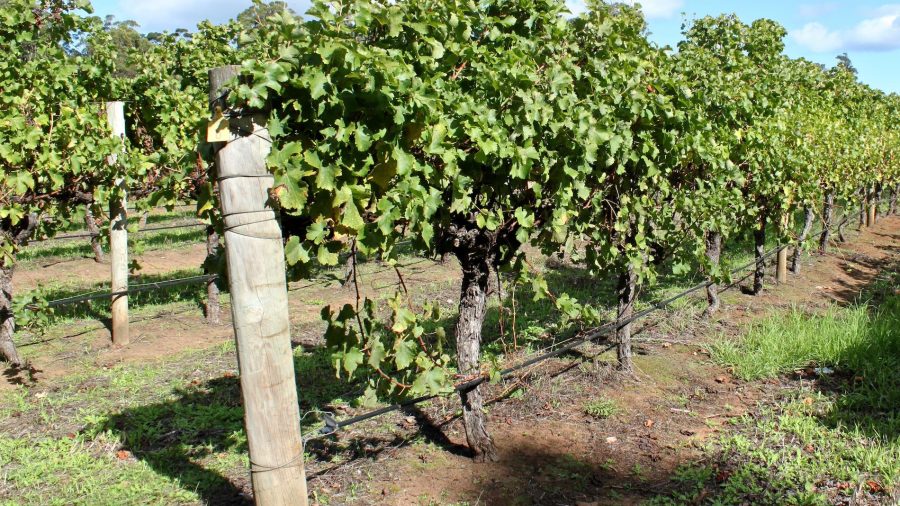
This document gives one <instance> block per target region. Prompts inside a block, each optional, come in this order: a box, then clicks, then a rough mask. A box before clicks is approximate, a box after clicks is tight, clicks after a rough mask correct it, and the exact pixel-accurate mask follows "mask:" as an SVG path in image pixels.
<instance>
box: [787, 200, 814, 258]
mask: <svg viewBox="0 0 900 506" xmlns="http://www.w3.org/2000/svg"><path fill="white" fill-rule="evenodd" d="M815 218H816V213H815V211H813V208H812V206H806V217H805V219H804V220H803V230H801V231H800V237H798V238H797V247H796V248H794V256H793V257H791V272H793V273H794V274H800V257H801V256H802V255H803V243H804V242H806V238H807V237H809V232H810V230H812V225H813V220H814V219H815Z"/></svg>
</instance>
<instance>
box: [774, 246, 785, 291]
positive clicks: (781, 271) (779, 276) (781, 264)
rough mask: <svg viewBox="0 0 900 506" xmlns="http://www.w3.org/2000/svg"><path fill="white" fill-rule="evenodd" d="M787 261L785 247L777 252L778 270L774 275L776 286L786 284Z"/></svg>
mask: <svg viewBox="0 0 900 506" xmlns="http://www.w3.org/2000/svg"><path fill="white" fill-rule="evenodd" d="M787 261H788V249H787V246H784V247H782V248H781V249H780V250H778V270H777V272H776V275H775V279H776V281H778V284H783V283H787V263H788V262H787Z"/></svg>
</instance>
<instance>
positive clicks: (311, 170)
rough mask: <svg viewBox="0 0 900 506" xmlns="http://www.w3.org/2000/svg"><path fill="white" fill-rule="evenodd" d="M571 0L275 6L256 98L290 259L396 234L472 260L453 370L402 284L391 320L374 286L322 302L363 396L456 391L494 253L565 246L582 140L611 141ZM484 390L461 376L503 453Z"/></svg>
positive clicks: (466, 414) (251, 92)
mask: <svg viewBox="0 0 900 506" xmlns="http://www.w3.org/2000/svg"><path fill="white" fill-rule="evenodd" d="M564 9H565V7H564V5H563V4H562V3H561V2H557V1H554V0H526V1H516V2H513V1H506V0H490V1H485V2H479V3H477V4H476V3H475V2H470V1H458V2H444V1H425V2H396V3H390V4H380V3H370V2H367V1H363V0H359V1H351V2H342V3H334V4H330V5H326V4H323V3H318V2H317V3H315V4H314V5H313V7H312V10H311V11H310V14H311V15H312V19H311V20H310V21H307V22H305V23H301V22H300V21H299V20H297V19H296V18H294V17H293V16H291V15H290V14H289V13H286V14H281V15H276V16H275V18H276V19H277V20H278V21H277V22H276V23H275V24H274V26H273V27H272V29H270V30H265V31H260V32H259V33H258V34H257V35H256V37H257V43H258V44H260V45H261V46H265V47H269V48H270V50H271V51H272V53H271V55H270V57H269V58H268V59H266V60H264V61H257V62H249V63H247V64H246V65H245V71H246V74H247V75H249V76H250V77H251V82H250V83H249V84H245V85H243V86H242V87H241V88H240V93H239V95H240V98H241V99H242V100H246V102H247V104H248V105H249V106H250V107H256V108H267V109H268V110H270V111H271V113H270V116H269V123H268V128H269V131H270V132H271V134H272V135H273V144H274V145H273V152H272V155H271V156H270V160H269V161H270V166H271V168H272V170H273V171H274V174H275V177H276V187H275V190H274V191H273V196H274V197H275V198H276V199H277V201H278V204H279V205H280V207H281V209H282V210H283V212H284V213H285V214H287V215H295V216H296V217H298V218H301V219H303V220H305V221H306V222H307V223H308V224H309V225H308V226H307V227H306V228H305V230H302V229H301V230H300V231H299V233H298V234H296V235H294V236H293V237H291V238H290V239H289V240H288V244H287V252H286V254H287V256H288V261H289V263H290V264H299V265H302V264H304V263H305V262H307V261H308V260H309V259H310V258H311V257H315V258H317V259H318V261H319V262H320V263H322V264H325V265H329V264H332V265H333V264H334V263H336V262H337V259H338V255H337V253H338V251H340V250H341V249H342V248H344V247H345V245H346V244H347V242H348V241H347V238H352V239H353V242H354V243H355V245H356V247H357V248H358V249H359V250H360V251H361V252H363V253H373V252H381V253H383V255H384V258H385V259H386V260H387V261H388V262H390V261H392V259H393V258H394V256H395V251H396V250H395V245H396V243H397V241H398V240H400V238H401V237H404V236H407V237H410V238H412V239H413V241H414V244H415V246H416V247H417V248H418V249H420V250H424V251H428V252H430V253H433V254H436V255H438V254H443V253H452V254H454V255H455V256H456V257H457V258H458V259H459V262H460V265H461V268H462V287H461V292H460V299H459V316H458V320H457V323H456V330H455V331H456V363H455V369H456V371H455V375H454V373H453V372H452V371H451V362H452V361H451V360H450V358H449V356H447V355H446V354H445V353H443V352H442V348H441V336H442V332H440V331H437V332H435V333H434V334H431V335H427V334H425V331H424V325H423V321H422V320H423V319H424V318H425V317H426V315H425V313H427V314H428V315H431V316H433V311H434V307H433V306H431V305H428V307H426V308H425V310H424V311H423V314H418V315H417V314H416V312H415V308H414V307H413V306H412V304H411V301H410V300H409V299H408V295H406V294H404V293H403V292H400V293H398V294H397V295H396V296H395V297H394V298H393V299H391V302H390V306H391V310H392V317H391V323H389V324H381V323H378V321H377V318H375V312H376V305H375V303H374V302H373V301H371V300H366V301H360V303H359V304H356V305H347V306H345V307H344V308H342V309H341V310H339V311H332V310H330V309H328V308H326V309H325V310H323V311H324V313H323V314H324V316H325V317H326V318H327V319H328V320H329V330H328V332H327V334H326V339H327V342H328V344H329V345H330V346H331V347H332V348H333V349H334V350H335V354H334V357H335V362H336V364H337V365H338V367H339V369H340V370H343V371H344V372H346V373H347V374H348V375H364V371H365V373H367V374H368V378H367V382H368V387H369V388H368V390H367V395H369V396H375V395H376V394H378V395H380V396H382V397H396V396H409V395H420V394H427V393H446V392H448V391H452V384H453V380H454V378H456V380H457V381H463V382H465V381H466V380H473V379H475V380H477V379H480V378H483V377H484V376H485V374H486V371H485V370H484V369H483V368H482V367H481V364H480V357H479V355H480V345H481V336H482V326H483V323H484V317H485V311H486V303H487V301H486V292H487V287H488V278H489V274H490V272H491V270H492V269H495V270H496V269H503V268H508V267H513V266H514V267H516V268H519V269H523V268H524V267H523V259H522V255H521V249H520V248H521V245H522V244H523V243H526V242H528V241H530V240H532V241H536V242H537V243H538V244H545V245H546V244H559V243H562V242H564V241H565V239H566V236H567V222H568V218H569V216H570V215H571V214H574V213H575V212H576V209H575V208H576V206H577V202H578V200H577V199H576V198H575V197H576V195H582V196H583V195H586V192H587V191H588V189H587V187H586V185H585V179H586V177H587V175H588V174H590V173H591V165H590V163H589V162H588V161H587V160H588V159H589V158H590V155H589V154H588V153H590V152H595V151H596V149H597V144H598V143H599V142H601V139H600V138H599V137H598V136H596V135H593V134H592V131H593V130H592V121H593V120H594V118H593V117H592V116H591V115H590V114H589V113H588V112H587V111H583V110H582V109H583V107H582V106H581V105H580V102H581V101H582V99H583V96H584V95H589V94H590V91H591V90H580V92H581V95H579V93H578V92H577V90H576V89H575V87H574V85H573V82H574V79H573V76H574V75H576V74H577V73H578V72H579V71H578V68H577V65H576V62H575V60H574V57H573V54H572V49H571V48H570V47H569V46H570V40H569V38H568V37H569V33H570V25H569V23H568V22H567V21H566V20H565V18H564V17H563V13H564ZM481 390H482V388H481V386H476V387H474V388H461V389H460V396H461V400H462V404H463V421H464V423H465V429H466V438H467V441H468V444H469V447H470V449H471V450H472V452H473V454H474V456H475V458H476V459H479V460H488V459H493V458H494V457H495V450H494V445H493V442H492V440H491V438H490V436H489V435H488V433H487V429H486V426H485V418H484V413H483V411H482V406H483V399H482V392H481Z"/></svg>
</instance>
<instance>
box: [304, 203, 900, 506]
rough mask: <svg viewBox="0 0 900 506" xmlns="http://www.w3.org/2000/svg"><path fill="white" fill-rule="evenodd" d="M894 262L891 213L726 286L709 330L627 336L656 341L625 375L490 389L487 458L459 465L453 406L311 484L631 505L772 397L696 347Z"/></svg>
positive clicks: (356, 497) (597, 370) (563, 374)
mask: <svg viewBox="0 0 900 506" xmlns="http://www.w3.org/2000/svg"><path fill="white" fill-rule="evenodd" d="M898 260H900V218H897V217H890V218H884V219H882V220H881V221H880V222H879V223H878V224H876V225H875V226H874V227H872V228H871V229H868V230H864V231H862V232H861V233H860V234H859V235H858V236H855V237H852V238H851V240H850V242H848V243H846V244H842V245H840V246H839V247H836V248H833V249H832V250H831V251H830V252H829V254H828V255H824V256H822V255H818V254H814V255H812V257H807V258H806V259H805V260H804V262H803V265H802V270H801V273H800V275H799V276H793V275H792V276H791V277H790V281H789V283H788V284H786V285H783V286H775V285H774V281H773V280H767V281H770V282H771V284H767V288H766V290H765V291H764V293H763V294H762V295H760V296H756V297H753V296H748V295H742V294H740V293H739V292H738V291H732V292H730V295H729V296H728V297H727V298H726V299H724V302H726V305H725V307H724V308H723V311H722V312H721V313H720V314H719V315H718V316H717V317H716V319H715V321H714V322H712V324H708V323H705V322H702V321H695V322H693V323H692V324H691V325H690V327H691V328H693V329H694V330H693V331H691V332H678V333H671V332H665V331H664V332H660V331H659V329H658V328H656V327H658V325H657V324H654V323H651V324H650V327H649V328H645V329H643V330H644V332H643V334H644V335H643V336H642V335H640V334H639V335H638V336H637V337H636V339H639V338H641V337H644V338H646V337H648V336H649V337H652V338H653V339H654V340H656V343H653V344H651V343H647V342H645V343H642V344H640V345H639V354H638V356H637V357H636V358H635V362H636V366H637V368H638V371H639V372H638V374H637V377H636V378H623V377H621V376H619V375H618V374H616V373H615V372H613V371H611V370H610V369H609V368H608V367H607V366H606V365H604V364H602V363H592V362H590V361H588V362H580V361H579V362H580V363H579V365H577V366H576V367H573V366H572V360H573V359H572V358H569V359H568V360H567V361H563V360H561V361H555V362H552V363H551V365H548V366H546V367H544V368H542V369H543V370H541V371H538V372H535V373H534V374H532V375H531V376H530V377H529V378H523V379H522V380H521V382H520V383H519V386H520V388H521V389H522V390H523V391H524V395H522V396H521V397H518V398H508V397H505V398H504V397H503V394H504V389H508V387H509V385H500V386H495V387H492V391H493V394H494V395H495V396H498V397H499V399H497V400H496V402H492V403H491V404H490V405H489V410H490V414H489V420H490V424H489V427H488V429H489V431H490V433H491V435H492V436H493V438H494V440H495V442H496V445H497V448H498V451H499V455H500V457H499V460H498V461H497V462H493V463H485V464H477V463H474V462H473V461H472V460H471V458H469V456H468V453H467V451H466V448H465V432H464V431H463V428H462V425H461V422H460V421H459V419H458V418H456V417H455V416H454V410H455V404H454V402H457V401H456V400H455V399H452V400H448V401H445V403H444V404H443V405H442V406H433V407H430V408H427V409H426V410H425V411H426V412H427V413H412V415H414V416H413V418H403V416H407V415H410V413H406V414H401V415H397V416H396V417H394V418H393V419H391V421H390V422H389V423H391V422H393V424H394V427H395V429H394V430H395V433H396V434H402V433H405V432H406V431H408V430H410V429H415V430H421V431H422V432H421V434H423V435H424V440H425V443H424V444H403V443H399V444H398V443H396V441H395V442H394V445H393V446H391V445H385V446H383V447H381V446H379V445H378V444H377V443H374V444H373V446H374V447H376V448H382V450H380V451H376V452H373V453H374V456H371V455H370V456H369V457H368V458H367V459H360V460H359V461H351V463H349V464H345V465H344V466H341V467H339V468H338V469H337V470H334V471H331V472H326V473H324V474H317V473H315V472H314V473H312V475H311V476H312V479H311V488H312V489H313V490H316V489H318V490H321V491H322V492H321V493H322V494H323V495H327V496H329V497H330V502H329V504H344V503H346V504H385V505H398V506H400V505H404V506H405V505H416V504H456V503H465V504H470V505H474V504H486V505H556V504H559V505H573V504H577V505H584V506H588V505H599V504H617V505H618V504H621V505H630V504H640V503H642V502H643V501H645V500H646V499H648V498H650V497H653V496H655V495H657V494H659V493H662V492H665V491H666V490H667V487H670V486H671V480H672V476H673V473H674V472H675V471H676V469H677V468H678V467H679V466H680V465H682V464H686V463H690V462H694V461H696V459H698V458H700V457H701V452H700V451H699V448H700V447H701V446H702V445H703V444H704V442H705V441H707V440H709V439H710V438H711V437H714V436H715V435H716V434H717V433H718V432H719V431H720V430H722V429H721V427H722V425H723V424H724V423H726V422H727V421H728V420H729V419H731V418H733V417H738V416H741V415H743V414H745V413H747V412H752V411H753V410H754V409H755V408H756V407H757V404H758V402H759V401H760V400H762V399H764V398H767V397H770V396H771V395H772V394H773V392H774V391H779V390H781V385H780V382H779V381H770V382H754V383H745V382H742V381H739V380H737V379H736V378H734V377H733V376H732V375H730V374H729V371H727V370H725V369H723V368H721V367H718V366H716V365H714V364H712V362H711V361H710V360H709V359H708V357H707V356H706V355H705V354H704V351H703V348H701V347H700V345H701V344H702V343H703V342H704V341H705V340H706V339H709V338H713V337H716V336H721V335H722V333H725V334H734V333H737V332H739V330H740V328H741V326H742V325H743V324H744V323H746V322H747V321H749V320H751V319H753V318H756V317H759V316H761V315H764V314H766V313H769V312H771V311H773V310H777V309H782V308H785V307H791V306H796V307H802V308H806V309H811V310H814V309H815V308H819V307H825V306H827V305H828V304H831V303H838V304H847V303H850V302H853V301H854V300H856V299H857V298H858V296H859V294H860V292H861V291H862V290H863V289H864V288H866V287H867V286H868V285H870V284H871V283H872V282H873V281H874V280H875V279H876V277H877V276H878V273H879V270H880V269H881V268H882V267H884V266H886V265H887V264H888V263H890V262H897V261H898ZM678 317H679V316H678V315H669V316H668V317H667V318H669V319H671V318H678ZM689 318H695V317H694V316H693V315H692V316H689ZM673 343H675V344H673ZM575 360H576V361H578V359H577V358H576V359H575ZM600 397H602V398H607V399H612V400H613V401H615V403H616V404H617V405H618V406H620V407H621V409H622V411H621V412H620V413H618V414H616V415H614V416H612V417H610V418H608V419H605V420H597V419H594V418H592V417H591V416H589V415H587V414H585V411H584V405H585V403H586V402H588V401H590V400H591V399H596V398H600ZM398 420H399V421H398ZM413 420H414V422H415V423H410V422H411V421H413ZM371 433H372V430H371V427H365V426H364V427H363V428H360V429H358V430H356V431H351V432H348V433H345V434H342V435H341V436H340V437H341V438H342V439H347V440H350V439H353V438H357V439H363V440H364V439H366V434H371ZM404 437H410V436H400V440H401V441H406V440H405V439H404ZM360 488H361V489H362V490H360ZM321 504H324V502H323V503H321Z"/></svg>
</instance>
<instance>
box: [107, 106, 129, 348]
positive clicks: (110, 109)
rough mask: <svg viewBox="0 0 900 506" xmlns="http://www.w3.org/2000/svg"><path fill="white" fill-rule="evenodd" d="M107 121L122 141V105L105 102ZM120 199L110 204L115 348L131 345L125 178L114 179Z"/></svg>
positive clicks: (113, 159) (112, 158) (114, 159)
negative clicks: (129, 332) (126, 292)
mask: <svg viewBox="0 0 900 506" xmlns="http://www.w3.org/2000/svg"><path fill="white" fill-rule="evenodd" d="M106 119H107V121H108V122H109V127H110V129H111V130H112V133H113V135H114V136H115V137H117V138H119V139H121V141H122V142H123V143H124V142H125V104H124V103H123V102H107V103H106ZM118 159H119V158H118V156H117V155H115V154H113V155H110V156H109V157H108V159H107V163H109V164H110V165H115V164H117V163H118ZM116 187H117V188H118V189H119V193H120V194H119V198H113V199H112V200H111V201H110V202H109V220H110V223H109V260H110V265H111V274H112V276H111V278H112V280H111V286H110V288H111V290H112V293H113V294H117V295H113V296H112V315H111V316H112V341H113V344H116V345H126V344H128V343H129V342H130V340H131V339H130V337H129V335H128V295H127V294H121V293H120V292H125V291H127V290H128V210H127V208H128V195H127V191H128V183H127V181H126V178H125V177H124V176H123V177H119V178H118V179H116Z"/></svg>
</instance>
